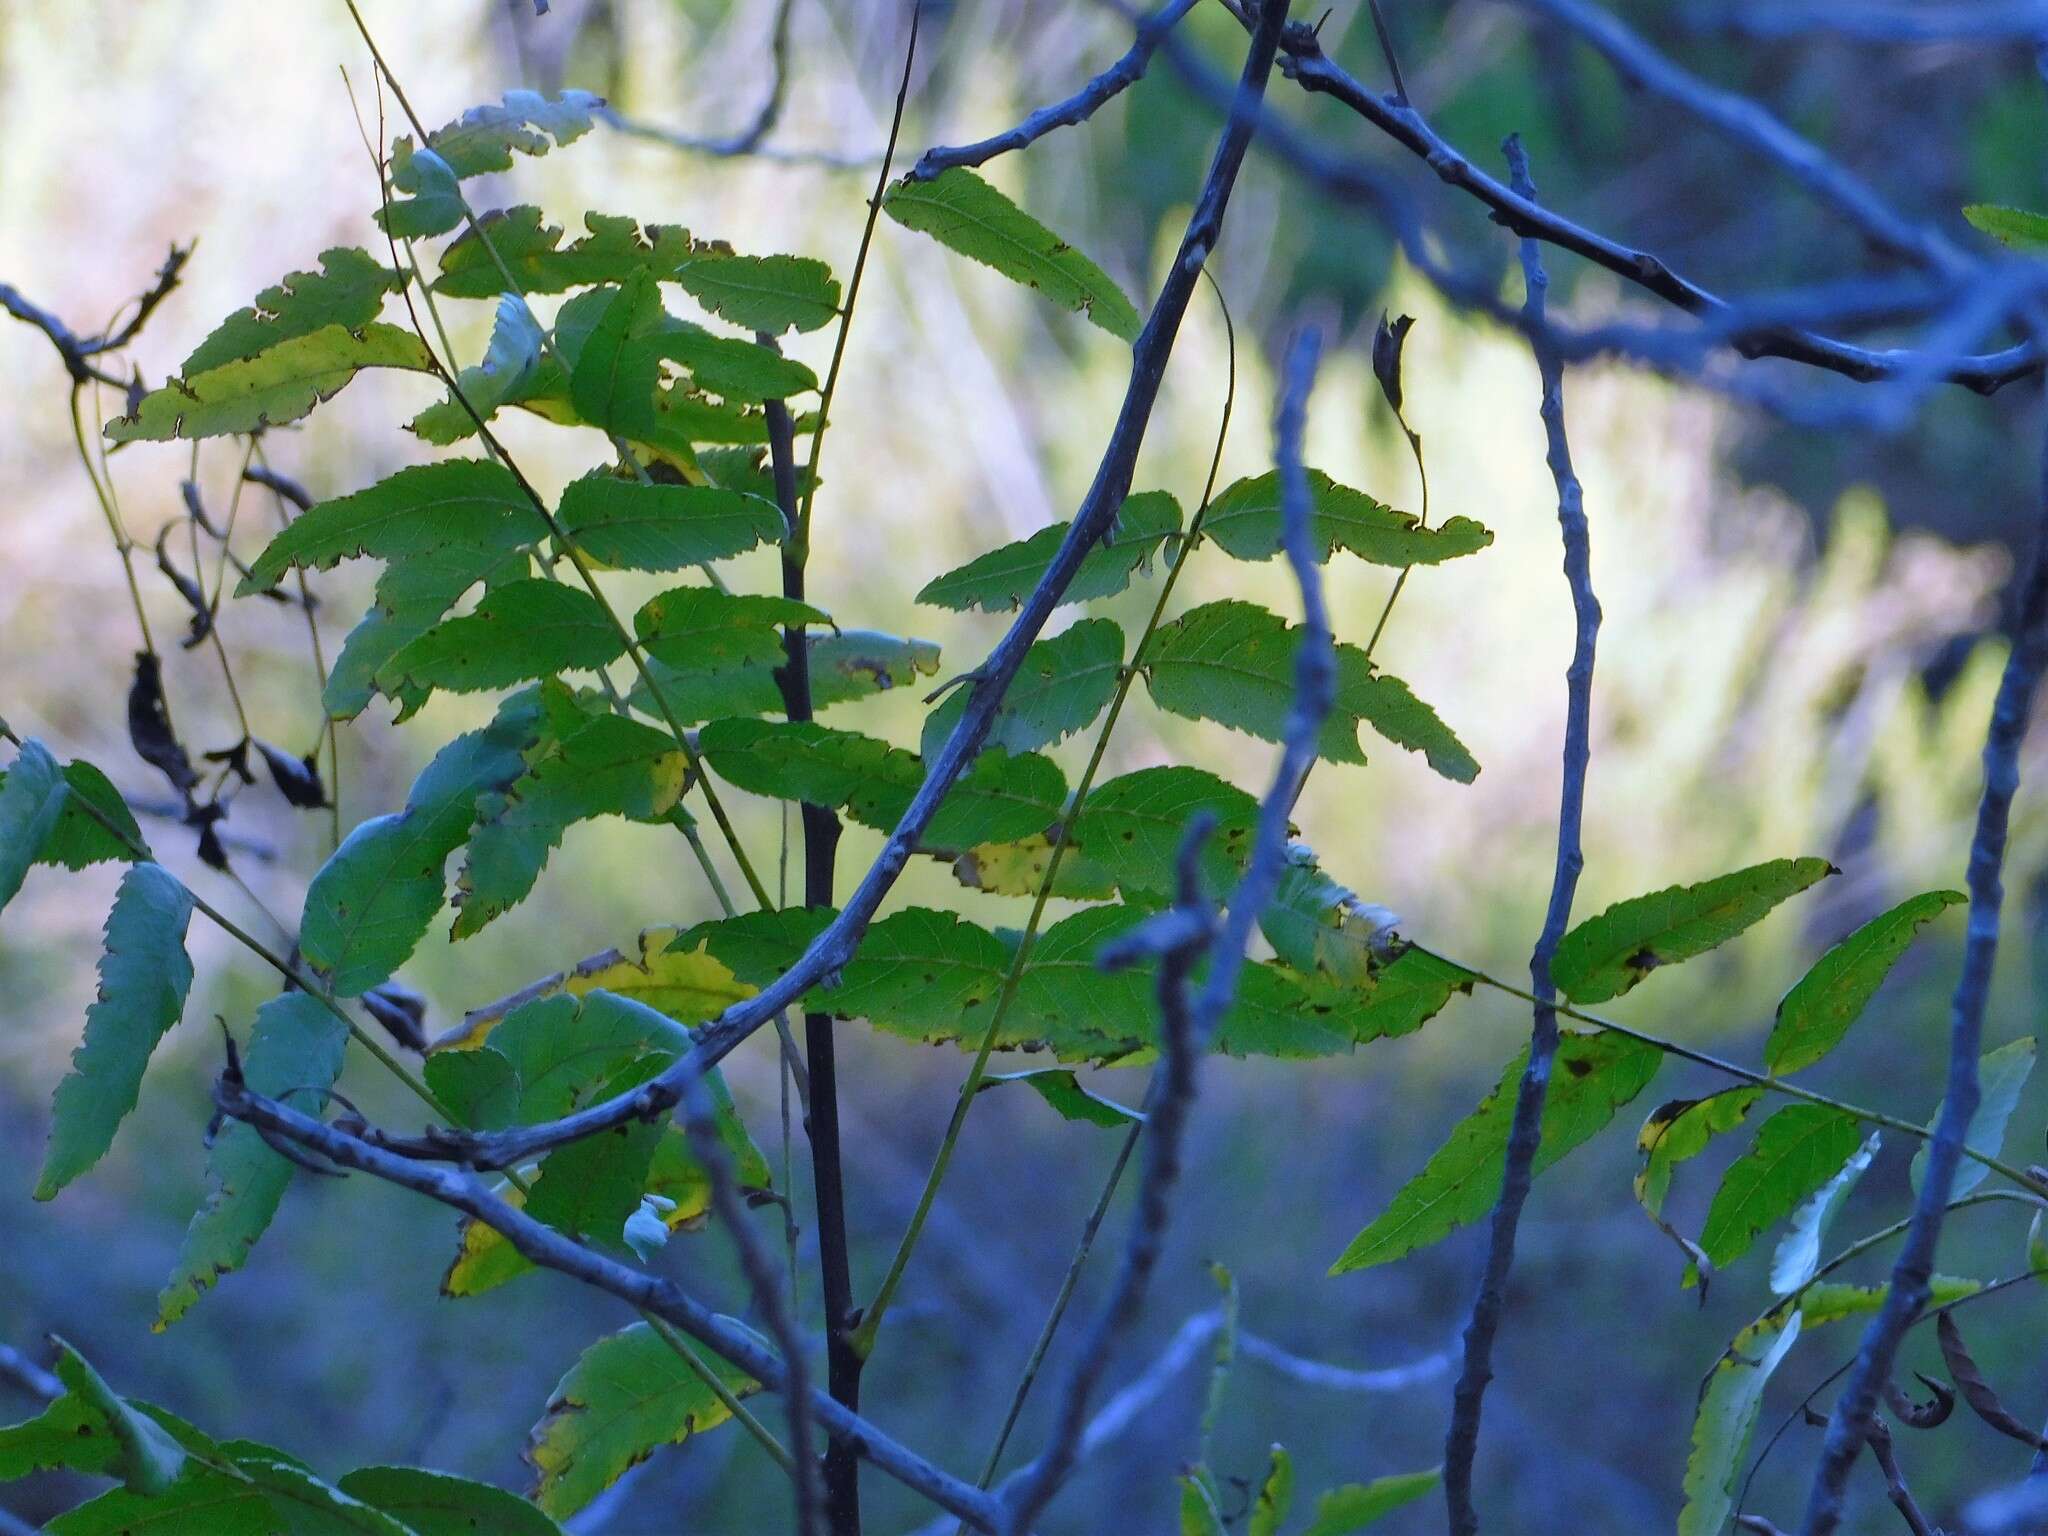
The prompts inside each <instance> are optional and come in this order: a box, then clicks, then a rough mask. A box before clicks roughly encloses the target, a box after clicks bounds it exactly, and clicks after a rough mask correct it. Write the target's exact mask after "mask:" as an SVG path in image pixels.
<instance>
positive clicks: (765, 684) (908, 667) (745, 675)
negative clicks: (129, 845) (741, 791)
mask: <svg viewBox="0 0 2048 1536" xmlns="http://www.w3.org/2000/svg"><path fill="white" fill-rule="evenodd" d="M778 601H779V600H778ZM804 638H805V640H806V642H807V643H808V644H809V645H810V648H811V703H812V704H813V705H814V706H815V707H816V708H819V709H824V708H827V707H829V706H831V705H833V704H843V703H846V702H847V701H849V700H851V699H861V698H866V697H867V696H868V695H869V694H872V693H880V692H883V691H885V690H887V689H890V688H901V687H904V686H907V685H909V684H913V683H915V682H916V681H917V680H918V679H919V678H920V677H930V676H933V675H934V674H936V673H937V672H938V670H939V648H938V646H936V645H934V644H933V643H932V642H931V641H929V640H913V639H906V638H905V637H903V636H901V635H885V634H882V633H880V632H879V631H876V630H871V629H847V630H839V631H836V632H834V633H831V634H820V633H819V632H817V631H816V630H811V631H808V632H806V634H805V636H804ZM782 662H783V655H782V652H781V651H780V650H779V649H778V650H774V651H773V652H770V651H768V650H767V649H766V648H765V647H764V648H763V650H762V654H760V655H758V656H753V657H750V659H747V660H744V661H730V660H727V661H720V662H716V663H709V662H702V661H700V662H698V663H697V664H695V665H690V664H679V665H675V666H671V665H670V664H668V663H667V662H664V661H662V660H660V659H659V658H658V657H653V658H650V659H649V661H648V670H649V671H650V672H652V673H653V674H654V679H655V681H656V683H658V684H659V685H660V688H661V692H662V696H663V698H665V699H666V700H667V702H668V706H669V708H670V709H671V710H673V711H674V712H675V716H676V719H677V720H678V721H680V722H681V723H682V724H684V725H695V724H697V723H699V722H701V721H705V720H717V719H723V718H725V717H727V716H738V715H767V714H780V713H782V708H783V699H782V690H781V688H780V687H779V686H778V685H777V683H776V681H775V670H776V668H778V667H780V666H781V665H782ZM627 702H628V703H629V704H631V705H632V706H633V708H635V709H637V710H638V711H640V713H641V714H643V715H646V716H648V717H650V718H652V719H661V718H662V713H661V711H660V710H659V709H658V708H656V707H655V703H654V699H653V697H652V695H651V694H650V693H649V691H648V689H647V685H646V683H645V682H644V681H636V682H635V683H634V685H633V691H632V692H631V693H630V694H629V695H628V696H627Z"/></svg>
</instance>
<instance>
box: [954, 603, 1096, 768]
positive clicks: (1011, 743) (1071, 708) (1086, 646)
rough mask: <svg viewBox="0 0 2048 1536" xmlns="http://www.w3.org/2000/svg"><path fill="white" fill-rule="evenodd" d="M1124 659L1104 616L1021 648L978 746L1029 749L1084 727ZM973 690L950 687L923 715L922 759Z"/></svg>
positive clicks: (964, 706) (960, 712)
mask: <svg viewBox="0 0 2048 1536" xmlns="http://www.w3.org/2000/svg"><path fill="white" fill-rule="evenodd" d="M1123 664H1124V632H1123V631H1122V630H1121V629H1118V628H1117V627H1116V625H1115V624H1113V623H1112V622H1111V621H1110V620H1108V619H1082V620H1081V621H1080V622H1079V623H1077V624H1075V625H1074V626H1073V627H1072V628H1070V629H1067V630H1065V631H1063V632H1062V633H1060V634H1058V635H1055V636H1054V637H1053V638H1052V639H1050V640H1040V641H1039V642H1037V643H1036V644H1035V645H1033V646H1032V647H1031V649H1030V650H1028V651H1026V652H1025V653H1024V661H1023V664H1022V665H1021V666H1020V667H1019V668H1018V669H1017V676H1016V679H1015V680H1014V681H1013V682H1012V683H1011V684H1010V691H1009V692H1008V693H1006V694H1005V695H1003V702H1002V705H1001V707H1000V708H998V709H997V710H996V717H995V722H994V723H993V724H992V725H991V726H990V727H989V732H988V736H987V738H986V740H985V741H984V742H983V746H984V747H1002V748H1004V749H1006V750H1007V751H1010V752H1030V751H1034V750H1036V749H1037V748H1039V747H1043V746H1050V745H1051V744H1052V743H1054V742H1056V741H1060V740H1062V739H1064V738H1065V737H1068V736H1071V735H1073V734H1074V732H1076V731H1079V730H1083V729H1085V728H1086V727H1087V726H1088V724H1089V722H1091V721H1092V720H1094V718H1095V717H1096V716H1097V715H1099V714H1101V713H1102V710H1103V707H1104V706H1105V705H1107V704H1108V703H1109V701H1110V698H1111V696H1112V695H1114V694H1115V692H1116V685H1117V678H1118V676H1119V674H1120V673H1121V672H1122V671H1123ZM972 691H973V690H972V689H971V688H967V687H960V688H956V689H954V690H953V692H952V693H951V694H950V695H949V696H948V697H947V698H946V700H945V702H944V703H942V704H940V705H939V707H938V708H937V709H935V710H933V711H932V712H931V713H930V714H929V715H927V716H926V717H925V723H924V737H923V743H924V744H923V752H924V756H925V758H926V760H927V761H929V760H930V759H931V758H933V757H936V756H937V755H938V753H939V749H940V748H942V747H943V746H944V745H945V744H946V739H947V738H948V737H949V736H951V735H952V734H953V727H954V726H955V725H957V724H958V723H959V721H960V717H961V716H962V715H963V714H964V713H966V710H967V700H968V697H969V695H970V694H971V693H972Z"/></svg>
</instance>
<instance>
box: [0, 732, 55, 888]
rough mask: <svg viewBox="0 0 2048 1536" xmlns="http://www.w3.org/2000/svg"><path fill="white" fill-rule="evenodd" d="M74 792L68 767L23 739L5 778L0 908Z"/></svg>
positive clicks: (1, 787)
mask: <svg viewBox="0 0 2048 1536" xmlns="http://www.w3.org/2000/svg"><path fill="white" fill-rule="evenodd" d="M69 797H70V790H69V788H68V786H67V785H66V782H65V778H64V770H63V769H61V768H59V767H58V766H57V759H55V758H54V757H52V756H50V749H49V748H48V747H46V746H44V745H43V744H42V743H41V742H40V741H36V740H34V739H33V738H31V739H29V740H27V741H24V742H23V743H22V744H21V751H20V752H19V753H18V754H17V755H16V757H15V759H14V764H13V766H12V767H11V768H9V769H8V771H7V777H6V779H5V780H0V908H4V907H6V905H7V903H8V902H10V901H12V900H13V899H14V895H15V892H17V891H19V890H20V889H21V882H22V881H23V880H25V879H26V878H27V877H28V871H29V866H30V865H32V864H34V863H35V862H36V861H37V860H38V859H40V858H41V857H42V855H43V851H44V849H45V848H46V847H47V846H48V845H49V843H50V839H51V835H52V834H53V833H54V832H55V831H56V829H57V822H58V818H59V817H60V816H62V815H63V813H64V804H65V801H66V800H67V799H68V798H69Z"/></svg>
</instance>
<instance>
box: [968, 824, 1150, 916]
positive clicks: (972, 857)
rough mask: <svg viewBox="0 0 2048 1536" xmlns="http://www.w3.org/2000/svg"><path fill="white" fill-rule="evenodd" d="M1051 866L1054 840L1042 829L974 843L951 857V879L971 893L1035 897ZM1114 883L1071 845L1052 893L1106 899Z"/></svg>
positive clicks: (1113, 891) (1075, 897)
mask: <svg viewBox="0 0 2048 1536" xmlns="http://www.w3.org/2000/svg"><path fill="white" fill-rule="evenodd" d="M1051 865H1052V839H1051V838H1050V837H1049V836H1047V835H1046V834H1044V833H1039V834H1038V835H1036V836H1033V837H1020V838H1015V839H1012V840H1011V841H1009V842H1003V843H976V844H975V845H974V846H973V847H971V848H966V849H963V850H961V851H960V852H959V853H957V854H955V855H954V856H953V859H952V866H953V878H954V879H956V880H958V881H959V882H960V883H961V884H962V885H964V886H966V887H967V889H969V890H970V891H987V892H989V893H990V894H991V895H995V896H1035V895H1037V894H1038V888H1039V886H1041V885H1043V884H1044V883H1045V876H1046V871H1047V870H1048V869H1050V868H1051ZM1116 891H1117V888H1116V881H1114V880H1112V879H1111V878H1110V876H1109V872H1108V871H1107V870H1105V869H1103V868H1102V867H1101V866H1100V865H1098V864H1094V863H1092V862H1090V860H1089V859H1088V856H1087V855H1086V854H1083V853H1080V852H1078V851H1076V850H1075V849H1073V848H1069V849H1068V850H1067V851H1066V852H1065V853H1064V854H1062V855H1061V856H1060V867H1059V870H1058V872H1057V873H1056V874H1055V875H1054V876H1053V884H1052V890H1051V892H1050V894H1051V895H1054V896H1062V897H1066V898H1068V899H1069V900H1074V901H1107V900H1109V899H1110V898H1111V897H1112V896H1114V895H1116Z"/></svg>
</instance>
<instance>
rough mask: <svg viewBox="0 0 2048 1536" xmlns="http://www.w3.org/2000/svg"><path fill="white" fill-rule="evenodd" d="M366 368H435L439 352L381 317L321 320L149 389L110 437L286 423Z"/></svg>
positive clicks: (165, 436) (110, 427)
mask: <svg viewBox="0 0 2048 1536" xmlns="http://www.w3.org/2000/svg"><path fill="white" fill-rule="evenodd" d="M365 368H403V369H406V370H408V371H409V372H413V373H430V372H432V371H433V359H432V357H431V356H430V355H429V353H428V352H427V349H426V346H425V344H424V343H422V342H421V341H420V339H419V338H418V337H417V336H415V335H413V333H412V332H411V331H403V330H400V329H399V328H398V327H396V326H392V325H385V324H383V323H382V322H380V321H372V322H370V323H369V324H367V325H362V326H358V327H354V328H351V327H349V326H345V325H327V326H322V327H321V328H320V329H319V330H317V331H308V332H307V333H306V334H305V335H303V336H292V337H288V338H287V339H285V340H283V341H280V342H279V343H277V345H275V346H273V347H269V348H267V349H265V350H264V351H262V352H259V353H257V354H256V355H255V356H254V357H247V358H241V359H239V360H237V361H235V362H231V363H223V364H222V365H221V366H220V367H218V368H211V369H208V370H207V371H206V372H205V373H196V374H193V375H192V376H191V377H190V378H185V379H173V380H171V382H170V383H168V384H166V385H164V387H163V388H162V389H156V390H151V391H150V392H149V393H148V394H146V395H144V396H143V397H142V399H141V401H140V402H139V403H138V404H137V406H136V408H135V410H134V411H133V412H132V413H130V414H129V415H126V416H116V417H115V418H114V419H113V420H112V421H110V422H108V423H107V437H108V438H109V439H110V440H111V441H113V442H116V443H133V442H153V443H161V442H169V441H170V440H172V439H173V438H181V437H184V438H201V437H221V436H224V435H226V434H228V433H230V432H255V431H258V430H260V429H262V428H264V427H277V426H283V425H284V424H285V423H286V422H292V421H297V420H298V419H299V418H300V417H301V416H304V415H305V414H306V413H307V412H308V411H310V410H312V409H313V407H314V406H316V405H318V404H320V403H321V402H322V401H323V400H331V399H333V398H334V396H336V395H338V394H339V393H341V391H342V390H343V388H345V387H346V386H347V384H348V382H349V381H350V380H351V379H353V378H354V377H355V376H356V375H357V374H358V373H360V372H361V371H362V370H363V369H365Z"/></svg>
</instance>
